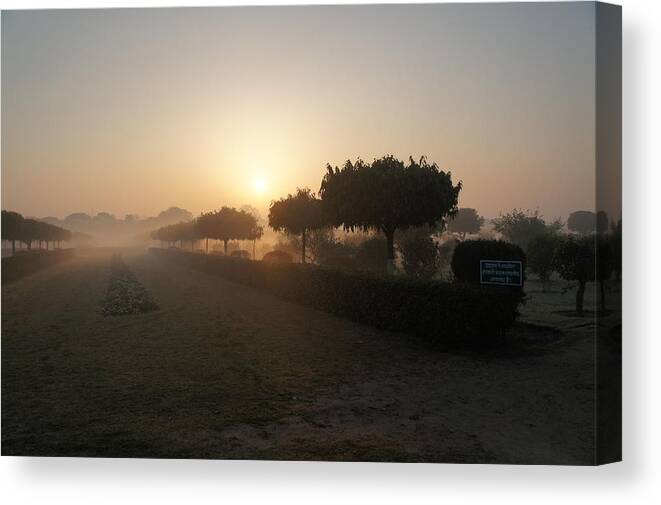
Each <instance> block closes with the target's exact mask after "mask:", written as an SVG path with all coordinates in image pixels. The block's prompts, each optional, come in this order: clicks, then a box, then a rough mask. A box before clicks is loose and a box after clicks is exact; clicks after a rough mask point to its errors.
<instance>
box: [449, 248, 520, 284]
mask: <svg viewBox="0 0 661 505" xmlns="http://www.w3.org/2000/svg"><path fill="white" fill-rule="evenodd" d="M480 260H500V261H521V263H522V267H523V277H524V281H525V272H526V254H525V253H524V252H523V249H521V248H520V247H519V246H518V245H515V244H510V243H509V242H504V241H502V240H465V241H463V242H459V243H458V244H457V247H455V249H454V253H453V255H452V264H451V267H452V273H453V274H454V278H455V279H457V280H459V281H465V282H472V283H479V282H480ZM504 289H507V288H504ZM515 289H516V288H515Z"/></svg>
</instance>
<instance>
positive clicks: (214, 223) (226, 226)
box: [197, 207, 258, 254]
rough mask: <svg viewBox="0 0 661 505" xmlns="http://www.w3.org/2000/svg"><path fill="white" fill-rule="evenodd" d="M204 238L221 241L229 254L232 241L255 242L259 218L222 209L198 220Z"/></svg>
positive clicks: (234, 210)
mask: <svg viewBox="0 0 661 505" xmlns="http://www.w3.org/2000/svg"><path fill="white" fill-rule="evenodd" d="M197 222H198V226H199V230H200V235H201V237H202V238H207V239H209V238H211V239H216V240H221V241H222V242H223V246H224V249H225V254H227V243H228V242H229V241H230V240H253V239H254V237H255V230H256V229H257V226H258V225H257V218H256V217H255V216H254V215H252V214H250V213H249V212H246V211H245V210H236V209H235V208H234V207H221V208H220V210H217V211H213V212H207V213H205V214H202V215H201V216H200V217H198V218H197Z"/></svg>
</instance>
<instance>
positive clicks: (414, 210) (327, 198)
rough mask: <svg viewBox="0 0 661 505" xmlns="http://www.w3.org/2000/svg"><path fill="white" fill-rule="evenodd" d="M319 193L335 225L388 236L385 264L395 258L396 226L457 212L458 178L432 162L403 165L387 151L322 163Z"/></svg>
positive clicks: (430, 221)
mask: <svg viewBox="0 0 661 505" xmlns="http://www.w3.org/2000/svg"><path fill="white" fill-rule="evenodd" d="M326 169H327V172H326V175H325V176H324V179H323V181H322V183H321V189H320V191H319V194H320V196H321V201H322V208H323V211H324V213H325V215H326V216H327V218H328V219H329V221H330V223H331V224H332V225H334V226H343V227H344V228H345V229H347V230H355V229H361V230H379V231H381V232H382V233H383V234H384V235H385V236H386V240H387V253H388V261H389V269H392V262H393V260H394V256H395V252H394V235H395V231H397V230H400V229H407V228H409V227H414V226H423V225H428V226H438V225H439V224H443V223H444V221H445V219H446V218H447V217H451V216H453V215H454V214H455V213H456V211H457V201H458V198H459V192H460V191H461V182H459V183H458V184H457V185H454V184H453V183H452V176H451V173H450V172H443V171H442V170H440V169H439V168H438V166H437V165H436V163H431V164H430V163H428V162H427V159H426V158H424V157H422V158H420V160H419V161H417V162H416V161H414V160H413V158H409V162H408V164H404V162H402V161H400V160H398V159H397V158H395V157H394V156H391V155H388V156H384V157H383V158H379V159H375V160H374V161H373V162H372V163H365V162H364V161H362V160H361V159H358V160H356V162H355V163H352V162H351V161H350V160H347V161H346V162H345V164H344V165H343V166H342V168H338V167H335V168H333V167H331V166H330V165H327V167H326Z"/></svg>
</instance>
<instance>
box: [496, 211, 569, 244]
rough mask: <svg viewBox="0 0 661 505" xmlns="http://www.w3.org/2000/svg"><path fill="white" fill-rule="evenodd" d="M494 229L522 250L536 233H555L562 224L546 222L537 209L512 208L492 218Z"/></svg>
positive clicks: (560, 222) (559, 222)
mask: <svg viewBox="0 0 661 505" xmlns="http://www.w3.org/2000/svg"><path fill="white" fill-rule="evenodd" d="M493 225H494V229H495V230H496V231H497V232H499V233H501V234H502V235H503V236H504V237H505V239H506V240H507V241H508V242H511V243H513V244H516V245H518V246H519V247H521V248H522V249H523V250H524V251H527V250H528V243H529V242H530V241H531V240H532V239H533V238H535V237H536V236H538V235H543V234H545V233H556V232H558V231H560V229H561V228H562V226H563V223H562V221H560V220H557V219H556V220H555V221H553V222H551V223H550V224H546V223H545V222H544V220H543V219H542V216H541V215H540V214H539V212H538V211H534V212H532V211H530V210H528V211H523V210H519V209H514V210H512V212H509V213H507V214H501V215H500V216H499V217H498V218H496V219H494V220H493Z"/></svg>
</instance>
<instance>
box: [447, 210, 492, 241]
mask: <svg viewBox="0 0 661 505" xmlns="http://www.w3.org/2000/svg"><path fill="white" fill-rule="evenodd" d="M483 224H484V218H483V217H482V216H480V215H479V214H478V213H477V211H476V210H475V209H471V208H461V209H458V210H457V214H456V215H455V216H454V217H453V218H452V219H448V223H447V229H448V231H449V232H450V233H459V234H460V235H461V238H462V240H463V239H464V238H466V234H473V233H479V232H480V229H481V228H482V225H483Z"/></svg>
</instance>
